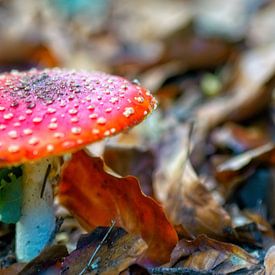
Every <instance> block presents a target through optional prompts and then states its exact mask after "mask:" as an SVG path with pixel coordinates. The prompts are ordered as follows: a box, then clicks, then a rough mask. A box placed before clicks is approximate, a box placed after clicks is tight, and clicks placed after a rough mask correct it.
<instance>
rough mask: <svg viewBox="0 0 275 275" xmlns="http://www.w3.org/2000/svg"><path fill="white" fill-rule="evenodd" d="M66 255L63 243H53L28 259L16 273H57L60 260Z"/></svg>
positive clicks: (23, 274)
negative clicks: (30, 259) (31, 258)
mask: <svg viewBox="0 0 275 275" xmlns="http://www.w3.org/2000/svg"><path fill="white" fill-rule="evenodd" d="M67 255H68V251H67V248H66V246H65V245H54V246H50V247H47V248H45V249H44V250H43V251H42V252H41V253H40V254H39V255H38V256H37V257H36V258H34V259H33V260H32V261H30V262H29V263H28V264H27V265H26V266H25V267H24V268H23V269H22V270H21V271H20V272H19V273H18V275H34V274H40V273H48V272H50V273H51V274H52V275H57V274H59V272H60V266H61V261H62V260H63V257H65V256H67Z"/></svg>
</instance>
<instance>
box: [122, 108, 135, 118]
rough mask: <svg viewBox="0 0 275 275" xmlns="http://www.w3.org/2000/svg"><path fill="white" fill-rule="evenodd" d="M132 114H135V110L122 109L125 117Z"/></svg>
mask: <svg viewBox="0 0 275 275" xmlns="http://www.w3.org/2000/svg"><path fill="white" fill-rule="evenodd" d="M134 113H135V110H134V108H133V107H126V108H125V109H124V112H123V115H124V116H126V117H129V116H131V115H133V114H134Z"/></svg>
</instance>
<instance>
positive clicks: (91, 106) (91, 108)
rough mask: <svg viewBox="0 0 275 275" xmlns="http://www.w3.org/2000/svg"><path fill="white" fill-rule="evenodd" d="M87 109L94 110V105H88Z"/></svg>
mask: <svg viewBox="0 0 275 275" xmlns="http://www.w3.org/2000/svg"><path fill="white" fill-rule="evenodd" d="M87 109H88V110H94V109H95V106H94V105H89V106H88V108H87Z"/></svg>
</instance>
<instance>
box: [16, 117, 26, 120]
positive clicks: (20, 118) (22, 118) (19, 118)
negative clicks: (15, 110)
mask: <svg viewBox="0 0 275 275" xmlns="http://www.w3.org/2000/svg"><path fill="white" fill-rule="evenodd" d="M25 119H26V117H24V116H19V117H18V120H19V121H23V120H25Z"/></svg>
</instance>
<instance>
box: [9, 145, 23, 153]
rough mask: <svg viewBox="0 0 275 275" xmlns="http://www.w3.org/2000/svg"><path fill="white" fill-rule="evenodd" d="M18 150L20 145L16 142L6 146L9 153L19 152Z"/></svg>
mask: <svg viewBox="0 0 275 275" xmlns="http://www.w3.org/2000/svg"><path fill="white" fill-rule="evenodd" d="M19 150H20V146H19V145H16V144H13V145H10V146H9V147H8V151H9V152H10V153H17V152H19Z"/></svg>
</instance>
